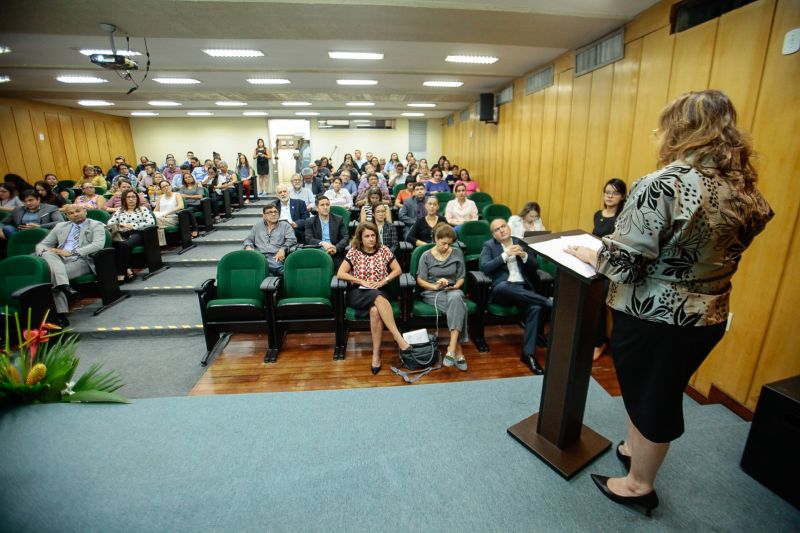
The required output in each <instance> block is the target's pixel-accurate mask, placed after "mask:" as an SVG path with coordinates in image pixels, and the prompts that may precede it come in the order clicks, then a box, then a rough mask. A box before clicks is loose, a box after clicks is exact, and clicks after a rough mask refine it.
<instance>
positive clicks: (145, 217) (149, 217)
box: [108, 207, 156, 230]
mask: <svg viewBox="0 0 800 533" xmlns="http://www.w3.org/2000/svg"><path fill="white" fill-rule="evenodd" d="M115 223H116V224H130V225H131V226H133V229H134V230H139V229H144V228H146V227H148V226H155V225H156V220H155V217H153V213H151V212H150V210H149V209H147V208H146V207H138V208H136V209H135V210H134V211H123V210H122V209H119V210H118V211H116V212H115V213H114V214H113V215H111V218H110V219H109V220H108V225H111V224H115Z"/></svg>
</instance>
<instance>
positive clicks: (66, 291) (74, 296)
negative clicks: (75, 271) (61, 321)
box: [57, 285, 81, 303]
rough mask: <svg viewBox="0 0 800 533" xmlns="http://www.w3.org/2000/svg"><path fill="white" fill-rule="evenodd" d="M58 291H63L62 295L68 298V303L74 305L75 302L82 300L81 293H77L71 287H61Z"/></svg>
mask: <svg viewBox="0 0 800 533" xmlns="http://www.w3.org/2000/svg"><path fill="white" fill-rule="evenodd" d="M57 289H58V290H60V291H61V293H62V294H63V295H64V296H66V297H67V301H68V302H69V303H72V302H74V301H76V300H78V299H80V297H81V293H79V292H78V291H76V290H75V289H73V288H72V287H70V286H69V285H59V286H58V287H57Z"/></svg>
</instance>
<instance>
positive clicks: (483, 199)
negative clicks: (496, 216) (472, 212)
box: [467, 192, 494, 214]
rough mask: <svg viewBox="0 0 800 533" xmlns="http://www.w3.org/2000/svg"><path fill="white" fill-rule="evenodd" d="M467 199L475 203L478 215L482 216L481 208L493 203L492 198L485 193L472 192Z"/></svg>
mask: <svg viewBox="0 0 800 533" xmlns="http://www.w3.org/2000/svg"><path fill="white" fill-rule="evenodd" d="M467 198H469V199H470V200H472V201H473V202H475V205H476V206H477V207H478V214H482V213H483V208H484V207H486V206H487V205H489V204H491V203H493V202H494V200H493V199H492V197H491V196H490V195H489V194H488V193H485V192H474V193H472V194H470V195H469V196H467Z"/></svg>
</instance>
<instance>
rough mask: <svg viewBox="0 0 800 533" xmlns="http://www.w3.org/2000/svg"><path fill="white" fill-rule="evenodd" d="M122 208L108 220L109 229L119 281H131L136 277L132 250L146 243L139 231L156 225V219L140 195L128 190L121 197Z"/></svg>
mask: <svg viewBox="0 0 800 533" xmlns="http://www.w3.org/2000/svg"><path fill="white" fill-rule="evenodd" d="M120 202H121V205H120V208H119V209H118V210H117V211H116V212H115V213H114V214H113V215H111V218H110V219H108V223H107V226H108V229H109V231H110V232H111V235H112V237H113V243H112V244H113V246H114V262H115V263H116V264H117V280H118V281H121V282H122V281H131V280H133V279H134V278H135V277H136V274H134V272H133V270H131V268H130V266H131V250H133V249H134V248H135V247H137V246H141V245H142V244H143V243H144V237H143V236H142V234H141V232H140V231H139V230H143V229H145V228H147V227H149V226H155V225H156V219H155V217H154V216H153V213H151V212H150V209H148V208H147V207H146V206H145V205H144V204H142V201H141V197H140V194H136V191H134V190H132V189H127V190H125V191H123V192H122V194H121V195H120Z"/></svg>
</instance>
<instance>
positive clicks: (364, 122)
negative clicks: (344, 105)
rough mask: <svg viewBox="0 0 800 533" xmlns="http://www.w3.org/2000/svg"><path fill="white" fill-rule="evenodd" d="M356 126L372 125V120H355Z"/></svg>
mask: <svg viewBox="0 0 800 533" xmlns="http://www.w3.org/2000/svg"><path fill="white" fill-rule="evenodd" d="M353 123H354V124H372V121H371V120H354V121H353Z"/></svg>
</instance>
